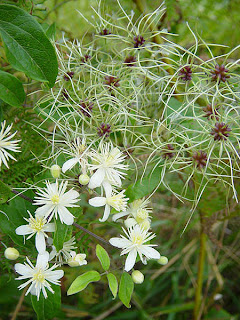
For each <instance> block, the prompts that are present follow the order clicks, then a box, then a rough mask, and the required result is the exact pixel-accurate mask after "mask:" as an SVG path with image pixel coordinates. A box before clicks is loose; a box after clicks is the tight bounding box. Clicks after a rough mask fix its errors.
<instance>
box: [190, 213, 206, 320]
mask: <svg viewBox="0 0 240 320" xmlns="http://www.w3.org/2000/svg"><path fill="white" fill-rule="evenodd" d="M200 223H201V231H200V251H199V260H198V274H197V287H196V292H195V305H194V311H193V315H194V318H193V319H194V320H199V319H200V314H199V311H200V306H201V301H202V287H203V271H204V262H205V254H206V241H207V236H206V234H205V233H204V227H203V218H202V214H201V212H200Z"/></svg>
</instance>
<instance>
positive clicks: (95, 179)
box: [88, 168, 105, 189]
mask: <svg viewBox="0 0 240 320" xmlns="http://www.w3.org/2000/svg"><path fill="white" fill-rule="evenodd" d="M104 177H105V170H104V169H103V168H99V169H97V171H96V172H95V173H94V174H93V175H92V176H91V179H90V181H89V184H88V187H89V188H90V189H95V188H97V187H100V185H101V184H102V182H103V179H104Z"/></svg>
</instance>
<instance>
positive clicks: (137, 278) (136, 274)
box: [132, 270, 144, 284]
mask: <svg viewBox="0 0 240 320" xmlns="http://www.w3.org/2000/svg"><path fill="white" fill-rule="evenodd" d="M132 279H133V282H134V283H136V284H141V283H143V281H144V275H143V274H142V272H141V271H139V270H134V271H133V272H132Z"/></svg>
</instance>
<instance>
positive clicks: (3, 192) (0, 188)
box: [0, 180, 13, 204]
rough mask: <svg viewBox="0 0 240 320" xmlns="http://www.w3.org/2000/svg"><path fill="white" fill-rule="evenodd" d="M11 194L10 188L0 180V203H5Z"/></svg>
mask: <svg viewBox="0 0 240 320" xmlns="http://www.w3.org/2000/svg"><path fill="white" fill-rule="evenodd" d="M12 195H13V193H12V191H11V188H9V186H7V185H6V184H5V183H3V182H2V181H1V180H0V204H3V203H6V202H7V201H8V200H9V199H10V198H11V196H12Z"/></svg>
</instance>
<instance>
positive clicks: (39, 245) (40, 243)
mask: <svg viewBox="0 0 240 320" xmlns="http://www.w3.org/2000/svg"><path fill="white" fill-rule="evenodd" d="M35 246H36V249H37V251H38V252H39V253H40V254H41V253H44V252H45V251H46V241H45V237H44V234H43V232H37V234H36V238H35Z"/></svg>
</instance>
